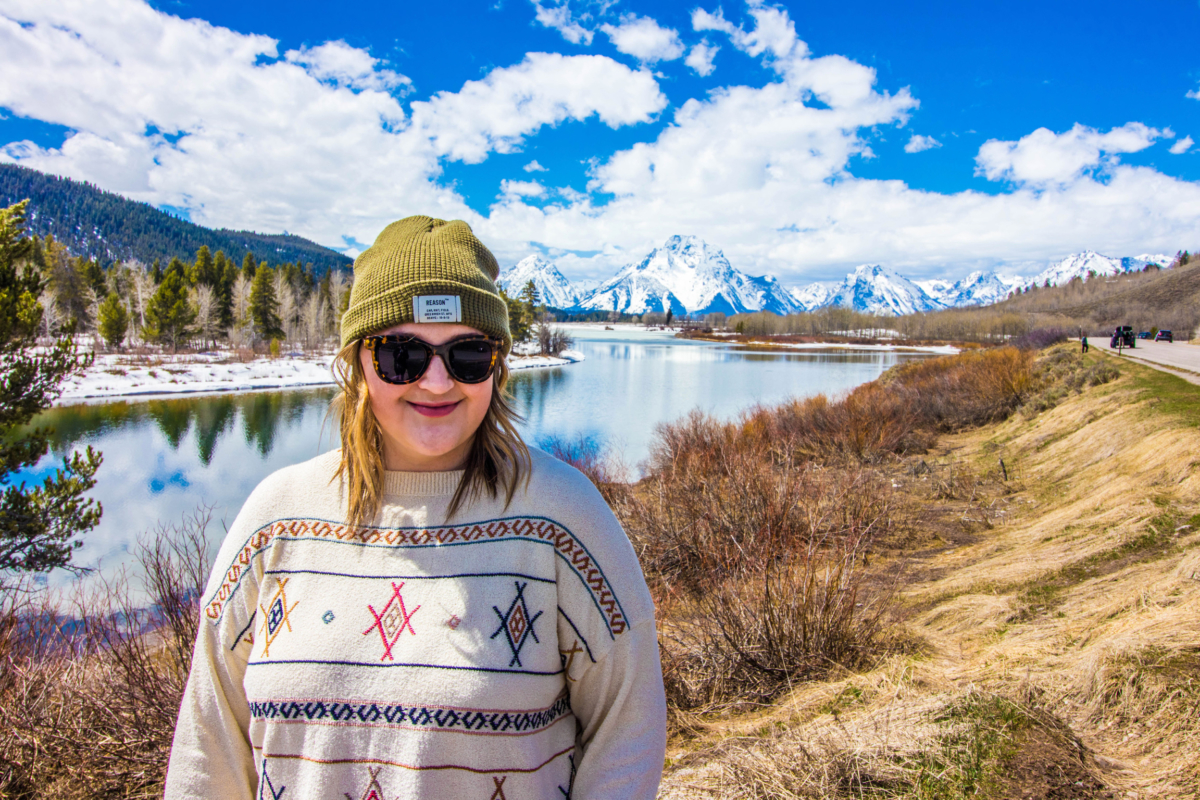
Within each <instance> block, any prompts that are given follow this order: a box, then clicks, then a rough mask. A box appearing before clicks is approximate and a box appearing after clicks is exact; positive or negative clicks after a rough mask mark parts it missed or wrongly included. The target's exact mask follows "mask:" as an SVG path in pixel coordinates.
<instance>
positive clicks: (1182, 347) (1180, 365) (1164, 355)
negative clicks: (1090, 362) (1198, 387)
mask: <svg viewBox="0 0 1200 800" xmlns="http://www.w3.org/2000/svg"><path fill="white" fill-rule="evenodd" d="M1195 341H1196V344H1188V343H1187V342H1174V343H1171V342H1152V341H1148V340H1146V339H1139V340H1138V343H1137V347H1135V348H1134V349H1133V350H1122V351H1121V358H1133V359H1136V360H1138V361H1144V362H1147V363H1148V364H1149V365H1150V366H1153V367H1165V368H1166V370H1165V371H1167V372H1171V373H1173V374H1175V375H1178V376H1179V377H1181V378H1183V379H1184V380H1187V381H1191V382H1192V383H1195V384H1200V339H1198V340H1195ZM1088 344H1089V345H1091V346H1092V347H1093V348H1095V349H1097V350H1103V351H1104V352H1106V353H1112V354H1113V355H1115V354H1116V352H1117V351H1116V350H1109V347H1108V337H1104V338H1103V339H1101V337H1099V336H1097V337H1096V338H1094V339H1089V340H1088ZM1171 367H1175V369H1171Z"/></svg>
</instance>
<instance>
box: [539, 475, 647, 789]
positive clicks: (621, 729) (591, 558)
mask: <svg viewBox="0 0 1200 800" xmlns="http://www.w3.org/2000/svg"><path fill="white" fill-rule="evenodd" d="M550 470H553V471H554V472H555V473H557V474H555V475H554V483H555V485H554V487H553V490H552V491H550V492H547V493H546V495H545V496H547V497H552V498H556V499H557V502H554V501H552V503H551V504H552V505H554V506H555V507H554V508H552V509H551V511H552V518H553V519H556V520H560V521H561V522H562V524H564V525H565V526H566V527H567V528H568V531H569V533H568V532H564V534H563V536H562V537H561V538H560V542H561V543H562V544H561V545H560V547H559V553H560V555H562V556H563V557H562V558H560V559H559V562H558V563H559V646H560V652H561V654H562V661H563V668H564V671H565V673H566V675H565V677H566V680H567V690H568V692H569V693H570V698H571V710H572V711H573V712H574V714H575V717H576V719H577V720H578V721H579V724H580V726H581V729H580V734H579V740H578V743H579V745H580V746H581V750H580V754H579V756H577V758H578V763H576V764H575V778H574V781H573V783H572V787H573V788H572V792H571V797H573V798H575V800H601V799H603V800H634V799H635V798H636V799H637V800H642V799H643V798H644V799H645V800H651V798H654V796H655V795H656V793H657V791H658V784H659V781H660V780H661V778H662V768H663V758H664V756H665V753H666V727H667V706H666V698H665V696H664V692H663V680H662V665H661V662H660V658H659V651H658V636H657V630H656V627H655V624H654V603H653V600H652V599H651V597H650V592H649V590H648V589H647V587H646V580H645V578H644V577H643V575H642V570H641V566H640V565H639V564H638V560H637V555H636V554H635V553H634V551H633V546H632V545H631V544H630V543H629V539H628V537H627V536H626V535H625V532H624V530H622V528H621V525H620V523H619V522H618V521H617V519H616V517H614V516H613V513H612V511H611V510H610V509H609V507H608V505H607V504H606V503H605V502H604V500H603V498H602V497H601V496H600V493H599V492H598V491H597V490H596V488H595V487H594V486H593V485H592V483H591V482H590V481H588V480H587V479H586V478H584V477H583V476H582V475H580V474H579V473H578V472H576V471H575V470H573V469H571V468H570V467H566V466H565V465H561V464H557V463H556V464H554V465H553V466H551V467H549V468H548V471H550ZM566 471H569V472H566ZM568 537H569V539H570V540H573V541H574V542H577V544H571V543H568Z"/></svg>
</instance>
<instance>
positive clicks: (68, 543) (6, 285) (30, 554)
mask: <svg viewBox="0 0 1200 800" xmlns="http://www.w3.org/2000/svg"><path fill="white" fill-rule="evenodd" d="M25 208H26V203H24V202H21V203H17V204H16V205H14V206H10V207H9V208H5V209H0V577H2V576H4V575H6V574H11V573H13V572H22V571H34V572H42V571H46V570H50V569H53V568H55V567H66V568H68V569H71V568H72V567H71V566H70V559H71V552H72V551H73V550H74V549H75V548H77V547H78V546H79V541H78V540H77V539H76V537H77V536H79V535H80V534H82V533H86V532H87V531H89V530H91V529H92V528H94V527H95V526H96V523H98V522H99V521H100V514H101V511H102V509H101V508H100V504H99V503H97V502H96V501H95V500H91V499H85V498H84V497H83V494H84V492H87V491H88V490H89V489H91V488H92V487H93V486H95V484H96V479H95V474H96V470H97V468H98V467H99V466H100V461H101V457H100V454H99V453H97V452H96V451H94V450H92V448H90V447H89V448H88V449H87V451H86V453H75V454H74V455H73V456H71V458H70V459H67V460H66V462H65V463H64V464H63V466H62V468H61V469H58V470H56V471H55V474H54V475H53V476H51V477H49V478H47V479H46V481H45V482H44V483H42V484H41V485H40V486H35V487H33V488H27V486H26V484H25V483H24V482H21V483H20V484H18V485H13V484H12V482H11V476H12V474H13V473H14V472H16V471H18V470H21V469H25V468H27V467H32V466H33V465H35V464H37V463H38V461H40V460H41V458H42V457H43V456H44V455H45V454H46V451H47V450H48V448H49V442H48V431H46V430H45V429H42V428H38V429H35V430H33V431H26V432H19V431H23V429H25V427H26V426H27V425H28V424H29V422H30V420H32V419H33V417H34V415H35V414H37V413H38V412H40V411H42V410H44V409H46V408H49V407H50V405H51V403H53V401H54V399H55V398H56V397H57V396H58V393H59V391H60V390H61V389H60V387H61V384H62V381H63V380H64V379H65V378H66V377H68V376H69V375H71V374H73V373H76V372H78V371H80V370H82V369H83V368H85V367H86V366H87V365H88V364H89V363H91V359H90V357H87V356H80V355H78V354H77V353H76V350H75V344H74V342H73V341H72V340H71V339H70V337H60V338H59V339H58V340H57V341H56V342H54V343H53V344H52V345H51V346H50V347H48V348H42V349H39V350H35V347H34V345H35V339H36V336H37V331H38V328H39V327H40V325H41V319H42V309H41V307H40V306H39V305H38V302H37V297H38V295H39V294H40V292H41V290H42V286H43V279H42V277H41V275H40V274H39V273H38V272H37V271H36V270H35V269H34V268H32V265H31V264H30V261H29V259H30V257H31V256H32V255H34V247H33V243H32V242H31V241H30V240H29V239H28V238H27V237H26V236H25V235H24V231H25Z"/></svg>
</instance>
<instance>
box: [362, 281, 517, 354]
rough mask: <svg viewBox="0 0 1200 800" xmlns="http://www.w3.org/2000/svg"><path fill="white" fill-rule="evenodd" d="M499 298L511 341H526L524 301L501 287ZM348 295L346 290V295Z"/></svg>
mask: <svg viewBox="0 0 1200 800" xmlns="http://www.w3.org/2000/svg"><path fill="white" fill-rule="evenodd" d="M499 292H500V299H501V300H503V301H504V305H506V306H508V332H509V333H511V334H512V340H513V342H527V341H529V338H530V336H532V331H531V330H530V320H529V317H528V314H527V313H526V311H525V303H524V302H522V301H521V300H518V299H516V298H514V297H509V296H508V295H507V294H506V293H505V291H504V290H503V289H499ZM349 295H350V293H349V292H346V296H347V297H348V296H349Z"/></svg>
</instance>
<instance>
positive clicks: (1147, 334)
mask: <svg viewBox="0 0 1200 800" xmlns="http://www.w3.org/2000/svg"><path fill="white" fill-rule="evenodd" d="M1138 338H1139V339H1151V338H1153V337H1152V336H1151V335H1150V331H1142V332H1141V333H1139V334H1138Z"/></svg>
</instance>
